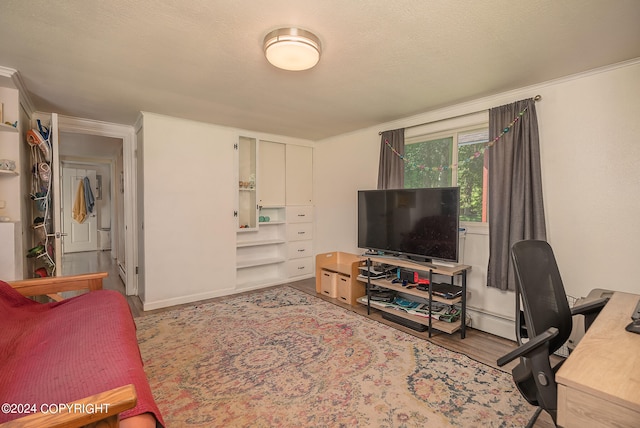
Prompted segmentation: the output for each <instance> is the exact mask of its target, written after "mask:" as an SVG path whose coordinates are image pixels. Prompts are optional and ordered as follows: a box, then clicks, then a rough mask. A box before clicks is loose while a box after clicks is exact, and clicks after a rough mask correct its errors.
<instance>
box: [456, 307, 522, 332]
mask: <svg viewBox="0 0 640 428" xmlns="http://www.w3.org/2000/svg"><path fill="white" fill-rule="evenodd" d="M467 315H468V316H470V317H471V327H473V328H475V329H476V330H480V331H484V332H486V333H490V334H493V335H495V336H500V337H504V338H505V339H509V340H516V325H515V321H514V320H512V319H508V318H506V317H503V316H500V315H497V314H489V313H486V312H482V311H479V310H477V309H474V308H470V307H468V306H467Z"/></svg>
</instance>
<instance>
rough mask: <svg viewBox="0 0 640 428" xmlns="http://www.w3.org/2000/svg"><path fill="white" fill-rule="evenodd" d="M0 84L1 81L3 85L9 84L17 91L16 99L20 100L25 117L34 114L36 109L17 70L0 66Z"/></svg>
mask: <svg viewBox="0 0 640 428" xmlns="http://www.w3.org/2000/svg"><path fill="white" fill-rule="evenodd" d="M0 77H1V78H2V79H1V80H0V84H1V82H2V81H3V80H5V79H6V81H5V82H4V83H5V85H6V84H7V83H9V82H11V86H12V87H13V88H14V89H17V90H18V98H19V100H20V105H21V106H22V108H23V110H24V111H25V112H26V113H27V116H28V117H29V118H31V116H32V115H33V113H35V111H36V109H35V107H34V105H33V101H31V96H30V95H29V91H28V90H27V86H26V85H25V84H24V80H22V76H21V75H20V73H19V72H18V70H16V69H13V68H9V67H3V66H0Z"/></svg>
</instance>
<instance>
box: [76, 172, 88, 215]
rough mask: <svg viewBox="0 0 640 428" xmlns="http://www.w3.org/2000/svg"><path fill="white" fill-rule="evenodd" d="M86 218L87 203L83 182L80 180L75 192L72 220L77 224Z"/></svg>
mask: <svg viewBox="0 0 640 428" xmlns="http://www.w3.org/2000/svg"><path fill="white" fill-rule="evenodd" d="M86 218H87V203H86V200H85V186H84V180H80V182H79V184H78V190H76V199H75V201H74V202H73V219H74V220H75V221H77V222H78V223H82V222H84V220H85V219H86Z"/></svg>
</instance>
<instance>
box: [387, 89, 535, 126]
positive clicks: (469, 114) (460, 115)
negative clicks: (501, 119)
mask: <svg viewBox="0 0 640 428" xmlns="http://www.w3.org/2000/svg"><path fill="white" fill-rule="evenodd" d="M541 99H542V95H536V96H535V97H533V101H540V100H541ZM482 111H484V110H478V111H474V112H471V113H465V114H459V115H458V116H451V117H447V118H445V119H438V120H434V121H432V122H424V123H418V124H416V125H411V126H405V127H404V129H411V128H416V127H418V126H423V125H429V124H431V123H438V122H443V121H445V120H451V119H457V118H459V117H465V116H471V115H472V114H476V113H480V112H482ZM382 132H383V131H380V132H378V135H382Z"/></svg>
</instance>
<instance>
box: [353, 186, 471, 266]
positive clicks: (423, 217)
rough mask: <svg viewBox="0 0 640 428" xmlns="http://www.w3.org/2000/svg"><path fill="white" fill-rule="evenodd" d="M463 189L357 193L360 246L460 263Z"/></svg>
mask: <svg viewBox="0 0 640 428" xmlns="http://www.w3.org/2000/svg"><path fill="white" fill-rule="evenodd" d="M459 211H460V189H459V188H458V187H439V188H423V189H388V190H360V191H358V247H359V248H366V249H369V250H374V251H382V252H384V253H390V254H391V255H407V256H410V257H411V258H417V259H420V260H422V261H429V260H431V259H437V260H444V261H453V262H457V261H458V227H459V219H458V218H459Z"/></svg>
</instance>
